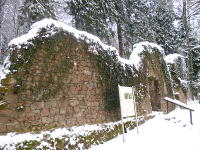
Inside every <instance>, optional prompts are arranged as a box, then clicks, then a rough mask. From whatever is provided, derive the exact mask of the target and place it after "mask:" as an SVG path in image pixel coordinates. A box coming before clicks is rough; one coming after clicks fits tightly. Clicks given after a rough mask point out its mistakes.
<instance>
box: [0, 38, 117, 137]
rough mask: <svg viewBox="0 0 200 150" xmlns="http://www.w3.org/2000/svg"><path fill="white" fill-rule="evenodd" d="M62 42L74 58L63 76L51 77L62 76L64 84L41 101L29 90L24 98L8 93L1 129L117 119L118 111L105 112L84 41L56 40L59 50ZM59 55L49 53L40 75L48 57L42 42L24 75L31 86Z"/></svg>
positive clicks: (22, 94)
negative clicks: (51, 55) (29, 71)
mask: <svg viewBox="0 0 200 150" xmlns="http://www.w3.org/2000/svg"><path fill="white" fill-rule="evenodd" d="M63 42H65V43H67V44H70V46H69V45H68V47H70V49H69V48H68V49H66V50H70V51H71V52H72V53H73V58H74V59H73V61H74V65H73V67H72V68H71V69H70V70H69V72H68V73H67V74H66V75H65V76H59V74H55V76H54V80H59V78H64V80H63V84H64V86H63V87H64V88H62V89H59V92H58V94H57V95H56V96H54V97H52V98H50V99H47V100H40V101H31V99H32V98H33V96H32V93H31V91H29V90H26V91H25V92H23V93H21V97H24V99H25V100H20V99H19V98H18V97H17V96H16V95H15V94H13V93H12V92H10V93H8V94H7V95H6V97H5V100H6V101H7V102H8V106H9V108H8V109H6V110H0V133H5V132H12V131H28V130H41V129H47V128H52V127H71V126H75V125H76V126H78V125H83V124H95V123H103V122H108V121H114V120H116V119H119V111H117V112H107V111H105V109H104V100H103V95H102V90H101V88H102V87H101V84H100V83H99V82H98V78H99V75H98V73H97V71H96V68H95V66H94V64H93V63H92V62H91V60H90V59H89V55H88V54H87V52H86V51H85V48H87V47H86V45H85V44H84V43H81V42H77V41H73V43H70V41H69V40H65V41H61V42H60V43H58V44H57V46H58V47H57V48H58V51H59V49H64V48H65V47H64V46H63ZM65 46H66V45H65ZM61 55H62V54H61V53H57V54H56V55H55V57H51V58H50V59H51V60H49V63H48V64H49V65H48V66H47V68H45V69H46V70H47V71H46V72H45V74H42V75H41V73H42V70H43V69H44V65H43V61H44V58H45V57H47V55H46V54H45V46H44V45H41V50H40V51H39V53H37V54H36V57H35V58H36V59H35V60H34V62H33V65H32V66H31V69H30V70H31V75H30V76H29V77H28V79H27V84H30V85H31V86H32V87H34V86H36V85H38V84H39V83H38V82H39V81H40V80H39V78H41V76H48V72H49V71H53V70H51V68H54V66H53V65H54V64H56V63H59V61H60V60H61V57H62V56H61ZM52 86H54V85H52ZM36 97H39V95H38V96H36ZM29 99H30V100H29ZM20 106H23V107H24V110H17V108H19V107H20Z"/></svg>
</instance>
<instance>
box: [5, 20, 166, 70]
mask: <svg viewBox="0 0 200 150" xmlns="http://www.w3.org/2000/svg"><path fill="white" fill-rule="evenodd" d="M52 25H54V26H55V27H57V28H61V29H63V30H64V31H67V32H69V33H71V34H72V35H73V36H75V37H76V38H77V39H80V40H84V41H86V42H87V43H98V44H99V45H100V46H101V47H102V48H103V49H104V50H110V51H115V52H116V54H117V56H118V60H119V61H120V62H121V63H122V64H127V65H134V66H135V68H136V69H138V68H139V66H140V62H141V56H140V54H141V53H142V52H143V51H144V50H145V48H144V47H147V48H148V51H149V52H152V48H157V49H158V50H159V51H160V52H161V53H162V54H164V50H163V49H162V48H161V47H160V46H159V45H157V44H154V43H150V42H141V43H138V44H135V45H134V46H133V52H132V54H131V57H130V59H129V60H128V59H124V58H121V57H120V56H119V54H118V51H117V49H116V48H114V47H111V46H108V45H106V44H104V43H103V42H102V41H101V40H100V39H99V38H98V37H96V36H94V35H92V34H89V33H87V32H84V31H79V30H77V29H75V28H73V27H70V26H68V25H66V24H64V23H62V22H59V21H56V20H52V19H43V20H41V21H38V22H36V23H34V24H33V25H32V26H31V30H30V31H29V32H28V33H27V34H25V35H22V36H20V37H18V38H15V39H13V40H12V41H11V42H10V43H9V46H12V45H16V46H17V47H18V48H21V45H22V44H26V45H29V44H32V42H31V40H33V39H34V38H36V37H37V36H39V32H40V31H41V29H42V28H48V27H51V26H52ZM55 33H56V31H53V29H52V30H50V31H48V34H47V35H46V37H48V36H52V35H54V34H55ZM89 50H90V49H89ZM92 52H93V51H92ZM94 52H95V54H98V53H96V51H94Z"/></svg>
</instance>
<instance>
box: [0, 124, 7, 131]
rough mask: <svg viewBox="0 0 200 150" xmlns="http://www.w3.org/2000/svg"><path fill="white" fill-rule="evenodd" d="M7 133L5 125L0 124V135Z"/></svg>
mask: <svg viewBox="0 0 200 150" xmlns="http://www.w3.org/2000/svg"><path fill="white" fill-rule="evenodd" d="M5 132H7V128H6V124H3V123H0V133H5Z"/></svg>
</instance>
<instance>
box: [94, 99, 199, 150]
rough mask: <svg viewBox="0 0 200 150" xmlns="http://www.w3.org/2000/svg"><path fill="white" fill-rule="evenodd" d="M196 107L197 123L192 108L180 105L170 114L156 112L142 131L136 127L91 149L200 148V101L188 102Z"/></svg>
mask: <svg viewBox="0 0 200 150" xmlns="http://www.w3.org/2000/svg"><path fill="white" fill-rule="evenodd" d="M189 106H190V107H193V108H194V109H195V111H194V113H193V120H194V125H191V124H190V120H189V111H188V110H182V109H180V108H177V109H176V110H174V111H173V112H171V113H170V114H168V115H164V114H163V113H161V112H154V114H155V115H156V117H155V118H153V119H151V120H149V121H147V122H146V123H145V124H143V125H141V126H140V127H139V134H137V130H136V129H134V130H132V131H129V132H128V133H127V134H126V135H125V138H126V142H125V143H123V142H122V136H121V135H120V136H118V137H117V138H115V139H113V140H111V141H108V142H106V143H104V144H102V145H98V146H93V147H92V148H91V149H90V150H111V149H114V150H122V149H123V150H133V149H136V150H161V149H162V150H199V149H200V142H199V139H200V117H199V116H200V105H199V104H198V102H197V101H195V102H189Z"/></svg>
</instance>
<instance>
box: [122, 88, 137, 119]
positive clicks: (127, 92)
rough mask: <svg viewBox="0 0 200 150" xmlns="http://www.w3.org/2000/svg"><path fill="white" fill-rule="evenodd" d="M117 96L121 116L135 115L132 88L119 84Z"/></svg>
mask: <svg viewBox="0 0 200 150" xmlns="http://www.w3.org/2000/svg"><path fill="white" fill-rule="evenodd" d="M119 98H120V107H121V114H122V117H130V116H135V106H134V99H133V88H132V87H124V86H119Z"/></svg>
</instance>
